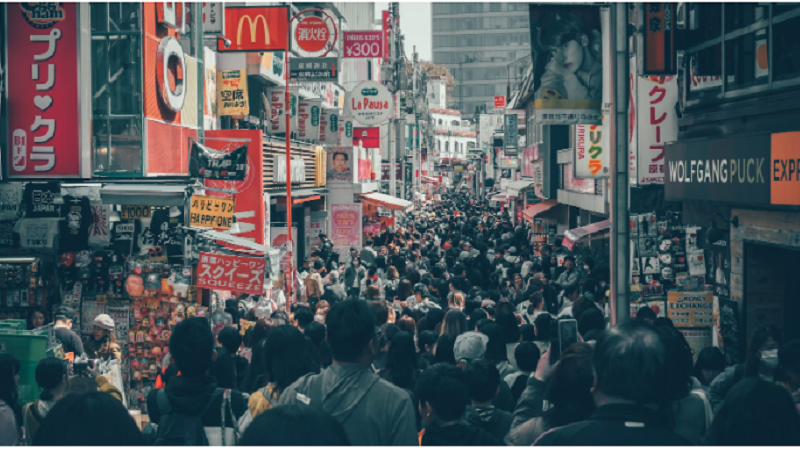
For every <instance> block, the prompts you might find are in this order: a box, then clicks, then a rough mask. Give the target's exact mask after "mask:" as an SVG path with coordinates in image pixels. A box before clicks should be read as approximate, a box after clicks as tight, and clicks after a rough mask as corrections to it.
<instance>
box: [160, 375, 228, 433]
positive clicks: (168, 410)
mask: <svg viewBox="0 0 800 450" xmlns="http://www.w3.org/2000/svg"><path fill="white" fill-rule="evenodd" d="M229 392H230V391H227V392H226V390H225V389H222V388H216V389H215V390H214V393H213V394H211V397H210V398H209V399H208V402H207V403H206V404H205V406H203V408H202V409H201V410H200V411H199V412H198V413H197V414H196V415H188V414H182V413H178V412H175V411H173V409H172V405H170V402H169V397H167V393H166V391H165V390H164V389H161V390H159V391H158V393H157V394H156V399H157V401H158V410H159V411H160V412H161V420H159V424H158V430H157V432H156V433H157V434H156V440H155V443H154V445H157V446H170V447H173V446H206V447H207V446H209V442H208V437H207V436H206V430H205V427H204V426H203V415H204V414H205V412H206V411H207V410H208V408H210V407H211V405H212V404H214V403H215V402H216V400H217V399H218V398H220V397H221V396H222V395H223V394H228V395H229ZM226 397H227V395H226ZM223 403H224V402H223ZM222 414H223V415H222V426H223V427H224V426H225V410H224V405H223V410H222Z"/></svg>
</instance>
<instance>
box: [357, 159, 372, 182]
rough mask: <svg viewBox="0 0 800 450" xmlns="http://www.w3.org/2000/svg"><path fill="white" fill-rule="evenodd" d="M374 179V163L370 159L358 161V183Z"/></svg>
mask: <svg viewBox="0 0 800 450" xmlns="http://www.w3.org/2000/svg"><path fill="white" fill-rule="evenodd" d="M371 179H372V161H370V160H368V159H359V160H358V181H364V180H371Z"/></svg>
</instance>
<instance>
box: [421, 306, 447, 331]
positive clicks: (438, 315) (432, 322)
mask: <svg viewBox="0 0 800 450" xmlns="http://www.w3.org/2000/svg"><path fill="white" fill-rule="evenodd" d="M425 317H426V318H427V319H428V320H427V329H428V330H432V331H435V330H436V325H439V324H440V323H441V322H442V321H444V310H441V309H439V308H433V309H431V310H429V311H428V314H426V315H425Z"/></svg>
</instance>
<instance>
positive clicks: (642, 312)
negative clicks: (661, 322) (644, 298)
mask: <svg viewBox="0 0 800 450" xmlns="http://www.w3.org/2000/svg"><path fill="white" fill-rule="evenodd" d="M657 318H658V316H657V315H656V312H655V311H653V310H652V309H651V308H650V307H649V306H642V307H641V308H639V311H637V312H636V320H639V321H642V322H644V321H645V320H652V321H655V320H656V319H657Z"/></svg>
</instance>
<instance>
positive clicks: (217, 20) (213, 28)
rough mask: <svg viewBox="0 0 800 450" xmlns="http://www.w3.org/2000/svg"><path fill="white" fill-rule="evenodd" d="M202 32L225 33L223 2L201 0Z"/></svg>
mask: <svg viewBox="0 0 800 450" xmlns="http://www.w3.org/2000/svg"><path fill="white" fill-rule="evenodd" d="M203 34H223V35H224V34H225V4H224V3H223V2H203Z"/></svg>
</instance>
